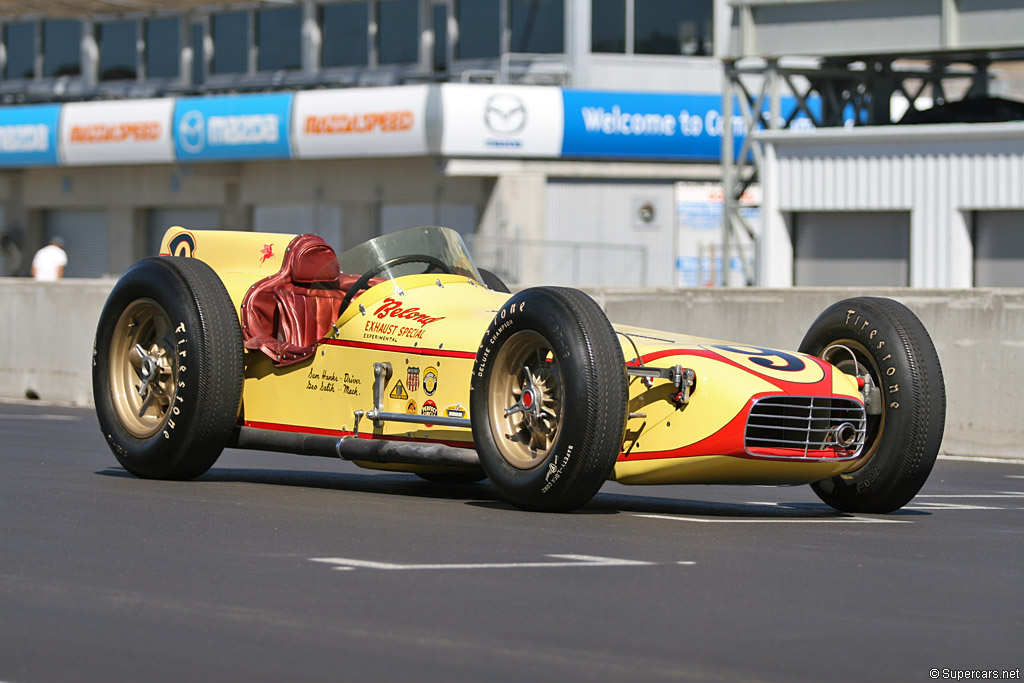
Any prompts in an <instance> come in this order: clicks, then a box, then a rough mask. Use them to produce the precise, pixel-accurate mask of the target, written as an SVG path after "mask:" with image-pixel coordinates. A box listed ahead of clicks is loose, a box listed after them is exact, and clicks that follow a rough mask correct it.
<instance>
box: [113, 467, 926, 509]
mask: <svg viewBox="0 0 1024 683" xmlns="http://www.w3.org/2000/svg"><path fill="white" fill-rule="evenodd" d="M96 474H98V475H101V476H104V477H115V478H126V479H136V477H135V476H134V475H132V474H130V473H128V472H126V471H125V470H123V469H121V468H118V467H110V468H107V469H104V470H100V471H98V472H97V473H96ZM140 481H141V480H140ZM214 482H220V483H245V484H265V485H267V486H288V487H298V488H316V489H322V490H329V491H350V492H357V493H373V494H378V495H387V496H403V497H413V498H436V499H445V500H453V501H462V502H463V503H465V504H466V505H471V506H474V507H480V508H487V509H494V510H508V511H516V512H518V511H519V510H518V509H517V508H516V507H514V506H513V505H510V504H509V503H507V502H505V501H504V500H502V499H501V497H500V496H498V494H497V492H496V491H495V490H494V488H493V487H492V486H491V485H490V483H489V482H488V481H487V480H484V481H481V482H476V483H471V484H445V483H437V482H429V481H425V480H422V479H419V478H418V477H416V476H415V475H410V474H406V473H394V474H392V473H387V472H366V473H362V472H355V473H353V472H325V471H322V470H289V469H276V468H275V469H265V468H233V467H214V468H213V469H211V470H210V471H209V472H207V473H206V474H204V475H203V476H202V477H200V478H199V479H197V480H195V482H193V483H194V484H195V485H203V484H204V483H214ZM174 483H181V482H174ZM186 483H187V482H186ZM722 490H723V491H729V490H731V491H735V490H736V487H727V486H723V487H722ZM623 513H626V514H648V515H674V516H681V515H682V516H696V517H702V518H708V519H709V520H721V521H725V520H729V519H761V520H811V519H842V518H852V517H854V515H850V514H847V513H844V512H840V511H838V510H835V509H833V508H831V507H829V506H828V505H826V504H825V503H816V502H803V501H799V502H797V501H794V502H785V501H781V502H773V503H750V502H743V503H737V502H723V501H706V500H693V499H687V498H667V497H659V496H645V495H634V494H625V493H613V492H598V494H597V495H596V496H594V498H593V499H592V500H591V501H590V502H589V503H587V504H586V505H585V506H583V507H582V508H579V509H578V510H575V511H573V512H572V513H570V514H575V515H616V514H623ZM524 514H528V513H524ZM930 514H931V513H929V512H925V511H921V510H899V511H897V512H894V513H891V514H888V515H880V516H879V517H880V518H886V519H889V518H900V517H911V516H921V515H925V516H928V515H930Z"/></svg>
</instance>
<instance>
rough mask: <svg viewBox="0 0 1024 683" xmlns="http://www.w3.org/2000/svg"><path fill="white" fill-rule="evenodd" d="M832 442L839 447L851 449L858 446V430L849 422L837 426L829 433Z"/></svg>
mask: <svg viewBox="0 0 1024 683" xmlns="http://www.w3.org/2000/svg"><path fill="white" fill-rule="evenodd" d="M829 436H830V437H831V440H832V441H833V442H834V443H835V444H836V445H837V446H839V447H841V448H846V449H850V448H853V447H854V446H856V445H857V436H858V435H857V428H856V427H854V426H853V425H852V424H850V423H849V422H843V423H842V424H839V425H836V426H835V427H833V428H832V429H831V430H830V431H829Z"/></svg>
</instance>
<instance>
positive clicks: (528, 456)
mask: <svg viewBox="0 0 1024 683" xmlns="http://www.w3.org/2000/svg"><path fill="white" fill-rule="evenodd" d="M627 398H628V394H627V385H626V371H625V365H624V362H623V357H622V350H621V348H620V346H619V343H618V340H617V338H616V335H615V331H614V330H613V329H612V326H611V324H610V323H609V322H608V319H607V318H606V317H605V315H604V312H603V311H602V310H601V308H600V307H599V306H598V305H597V304H596V303H595V302H594V300H593V299H591V298H590V297H588V296H587V295H586V294H584V293H583V292H580V291H577V290H574V289H563V288H555V287H536V288H533V289H526V290H523V291H522V292H519V293H518V294H516V295H515V296H513V297H512V298H510V299H509V300H508V301H506V302H505V304H504V305H503V306H502V308H501V310H500V311H498V313H497V315H495V317H494V321H493V322H492V323H491V325H490V327H489V328H488V329H487V333H486V334H485V335H484V338H483V341H482V342H481V344H480V349H479V350H478V351H477V356H476V362H475V364H474V366H473V376H472V381H471V392H470V419H471V421H472V426H473V439H474V441H475V442H476V448H477V453H478V454H479V456H480V464H481V465H482V466H483V468H484V471H485V472H486V473H487V477H488V478H489V479H490V480H491V482H492V483H493V484H494V486H495V488H496V489H497V490H498V492H499V493H500V494H501V495H502V497H503V498H505V500H507V501H509V502H511V503H512V504H513V505H516V506H517V507H520V508H522V509H525V510H541V511H549V512H566V511H569V510H573V509H575V508H577V507H579V506H581V505H584V504H585V503H586V502H587V501H589V500H590V499H591V498H592V497H593V496H594V494H596V493H597V491H598V489H599V488H601V485H602V484H603V483H604V481H605V480H606V479H607V478H608V475H609V474H610V473H611V471H612V468H613V467H614V466H615V461H616V460H617V459H618V457H619V454H620V453H621V449H622V436H623V432H624V430H625V425H626V405H627Z"/></svg>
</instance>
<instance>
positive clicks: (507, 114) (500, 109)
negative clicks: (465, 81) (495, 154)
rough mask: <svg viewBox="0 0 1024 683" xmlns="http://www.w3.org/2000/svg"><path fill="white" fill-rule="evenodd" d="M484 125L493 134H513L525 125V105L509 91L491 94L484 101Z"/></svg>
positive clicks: (519, 143)
mask: <svg viewBox="0 0 1024 683" xmlns="http://www.w3.org/2000/svg"><path fill="white" fill-rule="evenodd" d="M484 125H486V126H487V129H488V130H489V131H491V132H492V133H494V134H495V135H515V134H516V133H518V132H520V131H521V130H523V128H525V127H526V105H525V104H523V101H522V100H521V99H519V97H517V96H516V95H513V94H511V93H497V94H495V95H491V96H490V97H488V98H487V101H486V102H485V103H484ZM521 144H522V142H519V141H517V142H516V146H519V145H521Z"/></svg>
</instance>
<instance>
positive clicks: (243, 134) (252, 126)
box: [178, 109, 281, 154]
mask: <svg viewBox="0 0 1024 683" xmlns="http://www.w3.org/2000/svg"><path fill="white" fill-rule="evenodd" d="M280 126H281V119H280V117H279V116H278V115H277V114H229V115H226V116H210V118H209V120H207V119H206V118H205V117H204V116H203V112H201V111H199V110H196V109H193V110H192V111H189V112H186V113H185V114H184V115H183V116H182V117H181V121H180V122H179V123H178V136H179V137H178V140H179V141H180V143H181V146H182V147H183V148H184V149H185V151H187V152H189V153H190V154H199V153H200V152H202V151H203V149H204V148H205V147H206V145H211V146H214V147H218V146H219V147H224V146H237V145H274V144H277V142H278V140H280V137H281V135H280Z"/></svg>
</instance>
